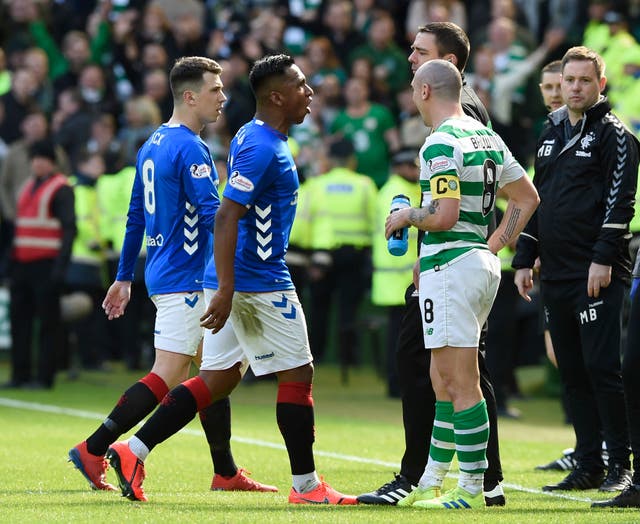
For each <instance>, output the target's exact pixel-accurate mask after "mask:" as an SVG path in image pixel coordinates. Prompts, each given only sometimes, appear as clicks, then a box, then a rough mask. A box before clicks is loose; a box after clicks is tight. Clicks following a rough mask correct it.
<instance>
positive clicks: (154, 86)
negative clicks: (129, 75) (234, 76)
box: [142, 67, 227, 122]
mask: <svg viewBox="0 0 640 524" xmlns="http://www.w3.org/2000/svg"><path fill="white" fill-rule="evenodd" d="M224 85H225V86H226V85H227V84H226V83H225V84H224ZM142 94H143V95H146V96H148V97H149V98H150V99H151V100H153V101H154V102H155V103H156V105H157V106H158V109H160V114H161V116H162V121H163V122H166V121H167V120H169V118H170V117H171V111H172V110H173V101H172V98H171V90H170V89H169V75H167V73H166V71H165V70H164V69H161V68H159V67H157V68H155V69H149V70H147V71H145V73H144V74H143V80H142Z"/></svg>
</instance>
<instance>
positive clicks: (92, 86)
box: [78, 64, 121, 116]
mask: <svg viewBox="0 0 640 524" xmlns="http://www.w3.org/2000/svg"><path fill="white" fill-rule="evenodd" d="M105 76H106V73H105V70H104V69H103V68H102V67H100V66H98V65H96V64H87V65H85V66H83V67H82V69H81V70H80V76H79V77H78V89H79V90H80V96H82V100H83V102H84V107H85V108H86V110H87V111H88V112H89V113H91V114H92V116H93V115H96V114H100V113H107V114H110V115H117V114H120V111H121V110H120V103H119V102H118V100H117V99H116V96H115V93H114V92H113V90H112V86H113V82H111V81H110V79H108V78H106V77H105Z"/></svg>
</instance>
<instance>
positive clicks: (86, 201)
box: [65, 152, 107, 369]
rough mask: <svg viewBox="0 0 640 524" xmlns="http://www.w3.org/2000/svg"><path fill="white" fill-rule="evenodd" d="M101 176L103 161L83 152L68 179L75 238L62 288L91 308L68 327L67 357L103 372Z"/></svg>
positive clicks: (104, 328)
mask: <svg viewBox="0 0 640 524" xmlns="http://www.w3.org/2000/svg"><path fill="white" fill-rule="evenodd" d="M104 172H105V164H104V159H103V158H102V156H101V155H100V153H97V152H94V153H88V152H82V153H80V155H79V156H78V170H77V171H76V172H75V173H74V176H73V177H72V178H71V183H72V188H73V193H74V200H75V214H76V229H77V233H78V234H77V235H76V238H75V239H74V241H73V247H72V249H71V261H70V263H69V267H68V269H67V273H66V277H65V284H66V289H67V290H68V291H69V292H70V293H82V294H83V295H85V296H86V297H88V298H89V301H90V304H91V307H90V310H89V311H88V313H87V314H86V315H84V316H81V317H80V318H78V319H75V320H74V321H72V322H71V323H70V325H69V327H68V335H69V340H68V343H69V345H70V346H71V348H72V349H71V352H70V353H71V355H73V356H75V357H76V358H77V359H78V363H79V365H80V367H81V368H82V369H102V366H103V364H104V361H105V360H106V358H107V355H106V352H105V349H106V344H105V343H104V342H105V337H106V326H105V324H104V314H103V312H102V308H101V307H100V305H101V303H102V298H103V297H104V292H105V288H104V276H105V275H106V269H107V268H106V264H105V262H106V259H105V245H104V242H103V240H102V238H101V236H100V217H99V213H100V210H99V208H98V197H97V193H96V182H97V180H98V178H99V177H101V176H102V175H103V174H104Z"/></svg>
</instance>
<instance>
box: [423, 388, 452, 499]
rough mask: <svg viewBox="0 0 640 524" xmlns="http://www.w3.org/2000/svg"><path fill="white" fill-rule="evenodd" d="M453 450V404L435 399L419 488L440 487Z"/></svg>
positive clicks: (449, 465) (449, 466)
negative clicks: (429, 437) (428, 442)
mask: <svg viewBox="0 0 640 524" xmlns="http://www.w3.org/2000/svg"><path fill="white" fill-rule="evenodd" d="M455 452H456V445H455V437H454V433H453V404H452V403H451V402H443V401H440V400H438V401H436V415H435V418H434V419H433V431H432V433H431V445H430V446H429V460H428V462H427V467H426V468H425V470H424V473H423V474H422V477H420V482H418V485H419V486H420V487H421V488H431V487H438V488H441V487H442V483H443V482H444V477H445V476H446V475H447V473H448V472H449V469H450V468H451V461H452V460H453V456H454V455H455Z"/></svg>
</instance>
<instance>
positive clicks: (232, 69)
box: [222, 47, 256, 137]
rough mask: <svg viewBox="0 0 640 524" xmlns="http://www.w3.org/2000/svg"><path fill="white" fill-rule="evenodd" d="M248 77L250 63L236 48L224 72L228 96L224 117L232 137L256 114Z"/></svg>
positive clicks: (228, 132)
mask: <svg viewBox="0 0 640 524" xmlns="http://www.w3.org/2000/svg"><path fill="white" fill-rule="evenodd" d="M248 75H249V61H248V60H247V58H246V57H245V56H244V54H243V53H242V51H241V50H240V49H239V48H237V47H234V48H233V50H232V51H231V54H230V56H229V59H228V60H227V62H226V67H225V68H224V69H223V71H222V78H223V82H224V86H225V92H226V95H227V102H226V103H225V106H224V117H225V121H226V125H227V134H228V135H229V136H230V137H232V136H234V135H235V134H236V132H237V131H238V129H240V128H241V127H242V126H243V125H244V124H246V123H247V122H248V121H249V120H251V118H252V117H253V115H254V113H255V106H256V101H255V98H254V96H253V93H252V92H251V87H250V86H249V81H248Z"/></svg>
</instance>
